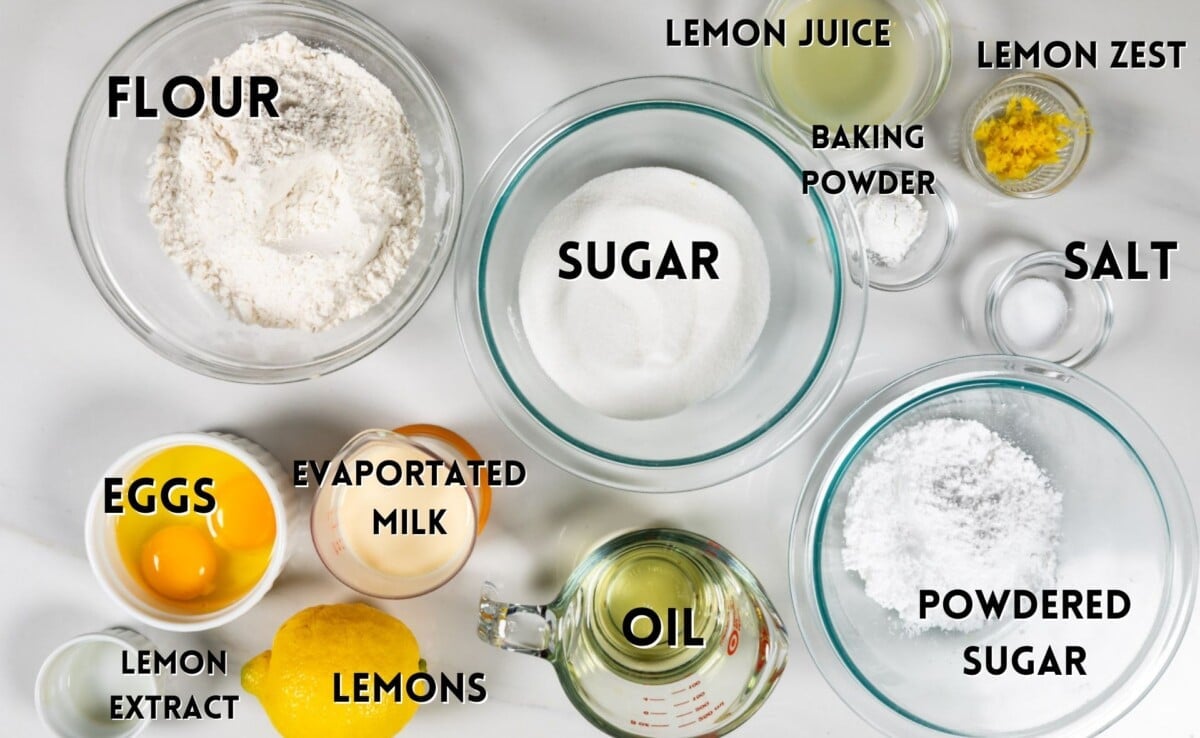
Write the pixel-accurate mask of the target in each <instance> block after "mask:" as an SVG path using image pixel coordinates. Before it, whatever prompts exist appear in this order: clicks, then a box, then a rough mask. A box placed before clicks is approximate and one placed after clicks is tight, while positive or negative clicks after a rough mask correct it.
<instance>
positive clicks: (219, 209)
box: [150, 33, 424, 331]
mask: <svg viewBox="0 0 1200 738" xmlns="http://www.w3.org/2000/svg"><path fill="white" fill-rule="evenodd" d="M252 74H257V75H269V76H271V77H274V78H275V79H276V80H277V81H278V83H279V89H280V94H279V97H278V98H277V99H276V107H277V108H278V110H279V112H280V116H279V117H278V118H270V117H266V116H263V117H259V118H250V117H248V116H246V115H244V114H241V115H239V116H237V117H234V118H219V117H217V116H215V115H213V114H212V112H211V110H206V111H205V112H204V113H202V114H200V115H199V116H197V117H195V118H191V119H187V120H171V121H169V122H168V123H167V124H166V126H165V128H164V131H163V135H162V139H161V141H160V143H159V145H158V149H157V151H156V152H155V155H154V158H153V161H152V164H151V187H150V197H151V206H150V217H151V220H152V221H153V222H154V224H155V226H156V227H157V228H158V232H159V237H160V240H161V242H162V245H163V248H164V249H165V250H166V252H167V253H168V254H169V255H170V257H171V258H172V259H174V260H175V261H176V262H178V263H179V264H180V266H182V267H183V269H184V270H185V271H186V272H187V273H188V275H189V276H190V277H191V278H192V280H194V281H195V282H196V283H197V284H199V285H200V286H201V287H202V288H204V289H205V290H206V291H207V292H209V293H211V294H212V295H213V296H214V297H216V298H217V299H218V300H219V301H220V302H221V303H222V304H223V305H224V306H225V307H226V308H227V309H228V310H229V311H230V312H231V313H232V314H234V315H235V316H236V317H237V318H239V319H240V320H242V321H244V322H246V323H257V324H259V325H263V326H272V327H280V328H301V329H305V330H309V331H319V330H323V329H326V328H329V327H331V326H333V325H336V324H337V323H339V322H341V321H344V320H348V319H350V318H353V317H356V316H358V315H361V314H362V313H364V312H366V311H367V310H368V309H370V308H371V307H372V306H373V305H375V304H376V303H378V302H379V301H381V300H382V299H383V298H384V297H386V296H387V295H388V294H389V293H390V292H391V291H392V288H393V286H394V285H395V284H396V281H397V279H399V277H400V275H401V274H403V273H404V271H405V270H406V269H407V267H408V262H409V259H410V257H411V256H412V253H413V251H414V250H415V249H416V247H417V243H418V234H419V231H420V228H421V222H422V219H423V217H424V192H423V184H422V179H421V170H420V166H419V162H418V151H417V144H416V141H415V139H414V138H413V135H412V133H411V131H410V130H409V126H408V121H407V120H406V119H405V117H404V113H403V111H402V110H401V109H400V104H399V102H397V101H396V98H395V96H394V95H393V94H392V92H391V90H389V89H388V88H387V87H386V86H385V85H384V84H383V83H382V82H380V81H379V80H378V79H377V78H375V77H374V76H372V75H371V74H370V73H369V72H367V71H366V70H365V69H363V68H362V67H361V66H359V65H358V64H356V63H355V62H354V61H352V60H351V59H349V58H348V57H346V56H343V55H342V54H339V53H337V52H335V51H330V50H325V49H315V48H312V47H310V46H307V45H305V44H303V43H301V42H300V41H299V40H297V39H296V38H295V37H294V36H292V35H290V34H287V33H283V34H280V35H278V36H274V37H272V38H268V39H264V40H260V41H256V42H254V43H248V44H245V45H243V46H242V47H241V48H239V49H238V50H237V51H235V52H234V53H232V54H230V55H229V56H228V57H226V58H224V59H221V60H219V61H217V62H215V63H214V64H213V66H212V68H211V69H209V71H208V75H207V76H208V77H209V78H211V77H212V76H213V75H220V76H222V77H230V78H231V77H233V76H246V75H252ZM246 87H247V88H248V87H249V85H246ZM229 89H230V85H228V84H226V85H223V91H226V92H227V91H229ZM245 95H247V96H248V95H249V90H248V89H247V90H246V91H245ZM243 108H245V106H243Z"/></svg>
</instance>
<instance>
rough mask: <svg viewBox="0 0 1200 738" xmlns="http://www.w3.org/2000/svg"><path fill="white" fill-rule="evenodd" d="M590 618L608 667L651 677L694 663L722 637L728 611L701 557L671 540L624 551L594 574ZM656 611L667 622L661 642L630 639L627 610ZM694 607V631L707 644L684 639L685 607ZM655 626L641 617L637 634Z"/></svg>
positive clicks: (720, 586) (602, 656)
mask: <svg viewBox="0 0 1200 738" xmlns="http://www.w3.org/2000/svg"><path fill="white" fill-rule="evenodd" d="M593 576H594V577H595V582H596V584H595V589H594V590H593V595H592V614H591V615H592V617H591V621H592V623H593V625H594V628H595V630H596V631H597V632H596V633H595V634H594V636H596V637H594V638H592V639H589V640H590V641H591V642H592V643H593V644H595V645H596V646H597V647H598V648H599V650H600V651H601V653H598V654H595V655H596V656H598V657H599V659H600V660H601V661H602V662H604V663H606V664H607V665H608V667H609V668H611V669H613V670H615V671H618V672H620V673H624V674H626V675H639V674H641V675H643V676H646V677H647V678H652V677H654V676H655V675H665V674H669V673H672V672H674V671H675V670H677V669H678V668H680V667H682V666H684V665H686V664H690V663H693V662H695V661H696V660H697V659H699V658H702V657H703V656H704V655H705V653H706V652H707V651H708V650H710V649H709V648H708V647H709V646H710V645H719V644H716V643H715V642H716V641H719V640H720V626H719V624H720V622H721V621H722V619H723V614H724V610H725V608H724V601H723V597H722V596H721V592H722V585H721V583H720V582H719V581H718V580H717V579H716V576H715V573H714V572H712V571H710V567H708V566H706V565H705V563H704V562H703V561H702V560H699V559H696V558H694V557H692V556H690V555H689V554H687V553H686V552H682V551H680V550H679V549H677V548H675V547H673V546H672V545H671V544H669V543H665V542H664V543H662V544H648V545H646V546H641V547H638V548H634V549H630V550H627V551H624V552H622V553H621V554H620V555H618V556H616V557H614V558H613V559H611V560H610V561H607V562H605V565H603V566H602V567H600V568H599V569H598V570H597V571H596V572H595V573H594V574H593ZM638 607H645V608H649V609H651V610H653V611H654V612H655V614H656V615H657V617H658V620H659V622H660V623H662V626H663V635H662V637H661V638H660V640H659V642H658V643H657V644H656V645H654V646H651V647H649V648H639V647H637V646H635V645H633V644H631V643H630V642H629V640H628V639H627V638H626V637H625V634H624V632H623V630H622V625H623V623H624V621H625V617H626V615H627V614H628V613H629V612H630V611H631V610H633V609H634V608H638ZM670 610H675V612H676V618H677V619H676V623H677V628H676V630H675V631H674V634H675V636H676V639H677V642H676V644H675V645H670V643H669V642H668V640H667V633H668V631H669V628H668V622H669V618H670V616H669V611H670ZM686 610H690V611H691V634H692V635H693V636H695V637H697V638H701V639H704V643H705V647H704V648H687V647H684V645H683V644H682V638H683V630H682V628H683V621H684V618H685V617H686V615H685V611H686ZM650 628H651V625H650V623H649V621H647V620H646V619H645V618H641V619H639V620H637V621H636V622H635V624H634V626H633V631H634V634H635V635H637V636H639V637H645V636H646V635H648V633H649V632H650Z"/></svg>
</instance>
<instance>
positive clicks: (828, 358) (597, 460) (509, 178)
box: [455, 75, 867, 492]
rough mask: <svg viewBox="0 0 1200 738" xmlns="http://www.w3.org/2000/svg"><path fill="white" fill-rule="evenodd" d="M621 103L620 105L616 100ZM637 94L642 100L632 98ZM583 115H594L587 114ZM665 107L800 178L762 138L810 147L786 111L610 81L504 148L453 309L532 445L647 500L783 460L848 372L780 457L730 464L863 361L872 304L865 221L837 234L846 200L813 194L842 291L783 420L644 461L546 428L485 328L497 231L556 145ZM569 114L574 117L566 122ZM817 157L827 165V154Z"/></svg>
mask: <svg viewBox="0 0 1200 738" xmlns="http://www.w3.org/2000/svg"><path fill="white" fill-rule="evenodd" d="M647 88H654V89H647ZM704 94H709V95H715V96H718V97H719V98H720V100H719V102H720V103H736V104H739V105H743V106H747V107H748V108H749V109H750V110H752V111H754V113H755V114H757V115H759V116H762V119H761V120H753V121H747V120H744V119H743V118H742V117H740V116H739V115H738V114H736V113H732V112H729V111H728V110H726V109H723V108H722V107H721V105H719V104H716V103H714V102H713V101H712V100H705V99H701V96H702V95H704ZM614 95H616V96H619V97H617V99H615V100H613V99H610V98H612V97H613V96H614ZM630 95H635V96H634V97H633V98H632V99H631V98H630V97H629V96H630ZM596 98H601V99H600V100H596ZM597 103H598V104H597ZM581 106H587V107H586V108H584V109H582V110H581V109H580V107H581ZM660 108H667V109H682V110H686V111H689V112H696V113H701V114H706V115H710V116H713V117H716V118H718V119H719V120H722V121H723V122H725V123H729V124H733V125H735V126H737V127H739V128H740V129H741V130H742V131H743V132H746V133H749V134H751V135H753V136H755V137H756V138H757V139H758V140H759V141H761V142H763V143H764V144H767V145H769V146H771V147H772V148H773V149H774V150H775V151H776V153H777V154H778V155H779V156H781V157H782V158H783V159H784V161H785V162H786V163H787V164H788V165H789V166H790V167H791V168H792V170H793V171H795V172H797V173H798V172H799V171H800V168H799V166H798V164H797V163H796V162H795V161H794V159H793V158H792V157H791V156H790V155H788V154H787V152H786V151H784V150H783V149H782V147H781V146H780V145H779V144H778V143H777V142H776V138H773V137H772V136H771V135H769V134H767V133H766V132H764V130H763V127H764V126H772V125H774V126H778V130H776V131H775V134H776V137H778V136H780V135H782V136H783V137H784V138H786V139H789V141H788V142H789V143H795V144H800V145H803V146H805V147H808V143H807V139H806V138H805V137H804V135H803V134H802V133H801V132H800V131H799V129H797V128H796V127H795V126H794V125H792V124H791V123H790V122H789V121H788V120H787V119H785V118H784V117H782V116H781V115H780V114H779V113H778V112H776V111H774V110H772V109H771V108H769V107H767V106H766V105H764V104H763V103H761V102H760V101H758V100H755V99H754V98H752V97H750V96H748V95H746V94H744V93H742V92H740V91H738V90H735V89H733V88H730V87H727V86H725V85H721V84H718V83H716V82H711V81H709V80H704V79H699V78H695V77H686V76H657V75H653V76H643V77H631V78H625V79H620V80H615V81H611V82H606V83H602V84H599V85H595V86H593V87H589V88H586V89H584V90H582V91H580V92H577V93H575V94H573V95H571V96H569V97H567V98H565V99H563V100H561V101H559V102H557V103H555V104H554V105H552V106H551V107H550V108H548V109H546V110H544V111H543V112H542V113H540V114H539V115H537V116H536V117H534V118H533V119H532V120H531V121H530V122H529V123H527V124H526V125H525V126H524V127H523V128H522V129H521V130H520V131H519V132H518V133H517V134H516V135H515V136H514V137H513V138H512V139H511V140H510V141H509V142H508V143H507V144H506V145H505V146H504V148H503V149H502V150H501V152H500V153H499V154H498V155H497V156H496V158H495V159H494V160H493V162H492V164H491V165H490V167H489V168H488V171H487V173H486V174H485V175H484V177H483V179H482V180H481V182H480V184H479V186H478V187H477V189H476V191H475V194H474V195H473V196H472V199H471V203H470V205H469V206H468V209H467V215H466V220H467V225H466V226H465V228H464V231H463V233H462V234H460V240H468V242H467V243H461V244H459V247H458V254H457V255H456V257H455V258H456V260H457V263H456V267H455V269H456V276H455V307H456V313H457V317H458V326H459V332H460V335H461V337H462V341H463V344H464V347H465V348H466V351H467V356H468V363H469V364H470V366H471V370H472V373H473V374H474V376H475V379H476V382H477V384H479V386H480V388H481V389H482V390H483V394H484V396H485V397H486V398H487V400H488V403H489V404H490V405H491V406H492V408H493V409H494V410H495V411H496V412H497V414H498V415H500V417H501V420H502V421H503V422H504V423H505V425H507V426H508V427H509V429H510V430H512V431H513V432H514V433H516V435H517V436H518V437H520V438H521V439H522V441H524V442H525V443H526V445H528V446H530V447H531V448H532V449H533V450H535V451H536V452H538V453H539V454H540V455H542V456H543V457H545V458H546V459H548V460H549V461H550V462H552V463H554V464H555V465H557V466H559V467H560V468H563V469H565V470H566V471H569V472H571V473H572V474H575V475H577V476H580V477H582V478H584V479H587V480H590V481H594V482H598V483H601V484H606V485H609V486H614V487H618V488H623V489H629V490H633V491H641V492H668V491H669V492H676V491H684V490H689V489H696V488H699V487H704V486H710V485H712V484H716V483H718V482H721V481H726V480H728V479H730V478H733V477H736V476H739V475H741V474H744V473H745V472H748V471H750V470H751V469H753V468H756V467H758V466H760V465H761V464H763V463H765V462H766V461H768V460H769V459H770V458H773V457H774V456H775V455H777V454H778V453H780V452H782V451H783V450H784V449H785V448H786V447H787V446H788V445H790V444H791V443H792V442H793V441H794V440H795V439H796V438H798V437H799V435H800V434H801V433H803V432H804V431H805V430H807V428H808V427H810V426H811V425H812V423H813V422H815V421H816V419H817V418H818V417H819V416H820V415H821V414H822V413H823V411H824V410H825V408H826V407H827V406H828V404H829V403H830V402H831V401H832V400H833V397H834V396H835V395H836V394H837V392H838V391H839V390H840V388H841V385H842V384H843V383H844V381H845V375H846V373H847V372H845V371H843V372H842V373H841V375H840V376H839V377H837V378H836V382H835V384H834V386H833V387H832V391H831V392H829V393H828V396H827V397H825V398H823V399H822V400H821V401H820V402H818V403H817V404H816V405H815V406H814V407H813V408H812V409H811V411H810V414H809V416H808V417H807V418H806V419H805V422H804V423H803V424H801V425H800V426H799V427H798V428H796V429H794V430H793V431H792V432H791V433H790V434H789V437H788V438H787V439H785V440H784V441H783V442H782V443H778V444H777V446H778V447H777V448H773V449H772V450H771V451H770V452H769V453H767V454H763V453H761V452H759V453H758V455H757V456H756V457H755V458H754V459H753V460H751V461H749V462H745V461H734V463H729V462H730V461H731V459H737V458H738V457H739V456H743V457H744V456H745V455H746V454H747V452H748V451H753V450H755V445H756V442H758V441H760V440H762V439H763V438H764V437H766V436H768V435H769V434H770V433H771V432H772V431H775V430H777V429H779V428H780V426H781V424H782V423H783V421H784V420H785V419H787V418H789V417H792V416H794V414H795V413H796V411H797V409H798V408H800V407H802V406H803V400H804V399H805V398H806V397H807V396H808V391H809V390H811V389H812V387H813V385H815V384H816V383H817V382H819V381H821V380H823V379H825V378H826V377H828V376H830V372H831V370H832V368H833V366H834V365H835V364H836V363H837V361H835V359H837V358H839V357H838V356H836V354H838V353H839V352H843V353H844V352H845V351H846V350H847V348H849V350H851V351H852V354H851V355H853V354H854V353H857V348H858V343H859V341H860V339H861V336H862V330H863V319H864V317H865V312H866V299H867V289H866V282H867V280H866V274H865V272H866V266H865V258H864V257H863V255H862V253H861V248H862V243H861V238H859V237H858V225H857V222H853V223H850V224H838V226H837V227H835V226H834V225H833V224H834V220H835V219H834V218H833V215H832V213H831V210H830V207H829V206H828V205H827V204H826V202H825V201H824V198H828V199H829V200H830V201H832V202H836V203H839V204H844V203H843V198H844V197H845V195H838V196H830V195H828V194H826V193H824V192H821V191H820V190H819V188H813V189H812V190H811V191H810V193H809V197H810V198H811V199H812V201H813V202H814V203H815V204H816V207H817V210H818V215H819V216H820V218H821V220H822V224H823V227H824V228H825V230H826V235H827V238H828V240H829V242H830V244H832V246H831V248H830V258H831V262H832V266H831V269H833V270H834V274H835V284H836V285H837V286H836V287H835V294H834V305H833V308H834V309H833V314H832V317H831V320H830V326H829V329H828V331H827V334H826V337H825V341H824V345H823V352H822V357H821V359H820V361H818V362H817V364H816V365H815V367H814V368H813V370H812V371H811V375H810V377H809V378H808V379H807V380H806V381H805V383H804V384H803V386H802V387H801V388H800V389H799V391H798V392H797V393H796V394H795V395H793V397H792V398H791V400H790V401H789V402H788V403H787V405H786V406H785V407H784V408H783V409H782V410H780V411H777V412H775V413H774V414H773V415H772V416H771V418H770V419H768V420H767V421H765V422H764V423H762V424H760V426H759V427H758V428H756V429H755V430H754V431H753V432H752V433H750V434H748V435H747V436H745V437H743V438H741V439H738V440H737V441H735V442H733V443H731V444H725V445H723V446H722V447H721V448H720V449H718V450H716V451H710V452H706V453H703V454H698V455H692V456H689V457H684V458H680V459H653V460H646V459H636V458H632V457H628V456H623V455H617V454H611V453H608V452H604V451H601V450H600V449H597V448H595V447H593V446H591V445H589V444H586V443H583V442H581V441H579V439H575V438H574V437H572V436H570V435H569V434H565V433H562V432H560V431H559V430H558V429H557V428H556V427H553V426H552V425H548V424H547V421H546V419H545V418H544V416H542V415H541V413H540V411H538V410H537V409H536V408H534V407H532V405H531V403H529V402H528V400H527V399H525V398H524V397H523V396H522V395H520V394H519V393H518V392H516V391H514V389H515V383H514V382H513V380H512V378H511V376H508V375H507V370H506V369H505V368H504V365H503V362H502V361H498V360H497V352H496V350H495V346H494V342H493V341H492V339H491V337H490V326H489V325H488V324H487V322H486V321H487V318H488V312H487V308H486V304H485V300H484V296H485V295H484V289H485V285H484V278H485V276H486V257H487V246H488V243H489V241H490V237H491V230H492V228H493V227H494V225H495V220H496V217H497V215H498V214H499V212H500V211H501V210H502V209H503V207H504V204H505V199H506V198H507V197H508V195H509V194H510V193H511V191H512V187H513V186H514V185H515V184H517V182H518V181H519V179H520V177H521V175H522V174H523V173H524V172H525V171H526V170H527V169H528V168H529V167H530V166H531V165H532V164H533V163H534V162H536V161H537V160H538V159H539V158H540V157H541V156H542V155H543V154H544V153H545V152H547V151H549V150H550V148H552V147H553V145H554V144H555V143H557V142H559V141H560V140H562V138H564V137H565V136H567V135H570V134H571V133H573V132H575V131H577V130H579V129H580V128H581V127H583V126H586V125H588V124H590V123H592V122H595V121H596V120H598V119H602V118H607V117H609V116H612V115H616V114H621V113H624V112H630V111H634V112H636V111H638V110H644V109H660ZM565 112H566V113H569V115H567V117H566V118H562V117H561V116H563V114H564V113H565ZM810 150H811V149H810ZM813 153H814V154H816V155H817V156H819V157H821V155H820V152H813ZM821 158H822V159H823V158H824V157H821ZM839 227H840V228H842V229H847V228H849V229H852V231H853V232H852V238H851V240H852V241H854V242H857V244H858V247H859V248H858V250H857V252H854V251H848V250H847V247H846V245H845V244H844V243H843V241H844V240H845V237H844V236H842V237H838V236H837V228H839ZM856 289H857V290H858V291H859V293H861V295H862V297H861V299H859V298H857V297H856V296H855V290H856ZM847 338H849V342H848V343H847Z"/></svg>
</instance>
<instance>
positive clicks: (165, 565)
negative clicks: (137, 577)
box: [142, 525, 217, 602]
mask: <svg viewBox="0 0 1200 738" xmlns="http://www.w3.org/2000/svg"><path fill="white" fill-rule="evenodd" d="M142 576H144V577H146V583H147V584H149V585H150V589H153V590H154V591H155V592H158V593H159V594H160V595H162V596H163V597H166V598H167V599H169V600H182V601H184V602H186V601H188V600H194V599H196V598H197V597H200V596H201V595H206V594H211V593H212V591H213V589H215V588H216V581H217V549H216V547H215V546H214V545H213V541H212V538H211V537H210V536H209V535H208V533H207V531H204V530H201V529H200V528H195V527H193V526H190V525H172V526H169V527H166V528H163V529H161V530H159V531H158V532H157V533H155V534H154V535H152V536H150V540H148V541H146V545H144V546H142Z"/></svg>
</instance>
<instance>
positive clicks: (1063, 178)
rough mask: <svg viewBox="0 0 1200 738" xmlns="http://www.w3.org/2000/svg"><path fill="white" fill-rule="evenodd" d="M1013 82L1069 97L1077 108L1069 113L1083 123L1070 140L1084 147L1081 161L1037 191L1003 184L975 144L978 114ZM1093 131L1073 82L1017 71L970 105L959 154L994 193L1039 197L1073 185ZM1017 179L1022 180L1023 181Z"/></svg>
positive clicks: (1075, 144)
mask: <svg viewBox="0 0 1200 738" xmlns="http://www.w3.org/2000/svg"><path fill="white" fill-rule="evenodd" d="M1013 84H1027V85H1030V86H1033V87H1039V88H1041V89H1043V90H1045V91H1046V92H1047V93H1048V94H1050V95H1052V96H1053V97H1055V98H1056V99H1059V100H1062V99H1063V98H1066V100H1068V101H1069V102H1070V103H1071V105H1073V106H1074V110H1071V109H1068V111H1067V114H1068V115H1069V116H1070V117H1071V119H1072V120H1076V121H1077V122H1078V123H1079V125H1080V130H1079V132H1078V133H1077V134H1076V135H1075V137H1074V138H1073V139H1072V142H1071V147H1075V146H1082V147H1083V149H1082V150H1081V152H1080V154H1079V160H1078V161H1077V162H1075V165H1074V166H1073V167H1071V168H1070V169H1066V168H1064V170H1063V173H1062V174H1060V175H1059V177H1058V179H1055V180H1052V181H1051V182H1050V183H1049V184H1047V185H1045V186H1044V187H1039V188H1038V189H1035V190H1028V191H1016V190H1011V189H1008V188H1007V187H1004V186H1003V185H1002V184H1001V183H1000V180H998V179H997V178H995V177H993V176H992V175H991V174H989V173H988V171H987V166H986V164H985V163H984V161H983V159H982V157H981V156H980V155H979V147H978V146H975V145H974V141H975V137H974V134H975V127H976V126H977V125H978V124H979V123H980V117H979V116H980V115H981V114H982V113H983V109H984V108H985V107H986V104H987V102H988V101H989V100H990V99H992V97H993V96H994V95H996V94H997V93H999V92H1000V91H1001V90H1003V89H1004V88H1005V87H1008V86H1010V85H1013ZM1092 133H1093V130H1092V118H1091V114H1090V113H1088V109H1087V108H1086V107H1085V106H1084V104H1083V100H1081V99H1080V98H1079V95H1078V94H1077V93H1076V92H1075V90H1074V89H1072V88H1071V86H1070V85H1068V84H1067V83H1066V82H1064V81H1063V80H1061V79H1059V78H1058V77H1055V76H1054V75H1052V74H1046V73H1045V72H1032V71H1025V72H1017V73H1015V74H1009V75H1006V76H1005V77H1002V78H1001V79H999V80H998V81H997V82H996V83H995V84H993V85H992V86H991V87H988V88H987V89H986V90H984V91H983V92H982V93H981V94H980V95H979V97H977V98H975V100H974V101H973V102H972V103H971V104H970V105H968V106H967V110H966V112H965V113H964V114H963V120H962V129H961V131H960V132H959V138H960V139H961V142H962V146H961V151H960V154H961V155H962V158H963V162H964V164H965V166H966V169H967V171H968V172H970V174H971V176H972V177H973V178H974V179H975V180H976V181H978V182H979V183H980V184H983V185H984V186H986V187H987V188H988V189H990V190H992V191H993V192H999V193H1000V194H1002V195H1007V196H1009V197H1015V198H1018V199H1022V200H1037V199H1040V198H1043V197H1049V196H1050V195H1053V194H1055V193H1058V192H1061V191H1062V190H1063V189H1064V188H1065V187H1066V186H1067V185H1069V184H1071V182H1073V181H1074V180H1075V177H1077V176H1078V175H1079V172H1080V171H1081V170H1082V169H1083V165H1084V164H1086V163H1087V160H1088V155H1089V153H1090V152H1091V150H1092ZM1017 181H1018V182H1019V181H1021V180H1017Z"/></svg>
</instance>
